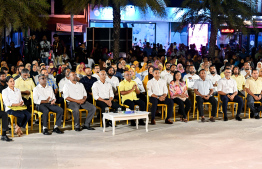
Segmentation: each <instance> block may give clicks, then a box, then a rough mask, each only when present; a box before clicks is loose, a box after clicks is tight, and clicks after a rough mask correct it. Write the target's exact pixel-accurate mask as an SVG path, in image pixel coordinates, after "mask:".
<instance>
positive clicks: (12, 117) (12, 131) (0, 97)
mask: <svg viewBox="0 0 262 169" xmlns="http://www.w3.org/2000/svg"><path fill="white" fill-rule="evenodd" d="M0 102H1V110H2V111H4V102H3V97H2V94H1V93H0ZM8 117H9V118H10V123H11V133H12V137H14V121H15V124H17V117H15V116H13V115H10V114H8ZM1 132H2V125H1ZM26 135H28V123H27V124H26Z"/></svg>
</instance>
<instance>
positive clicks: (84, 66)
mask: <svg viewBox="0 0 262 169" xmlns="http://www.w3.org/2000/svg"><path fill="white" fill-rule="evenodd" d="M80 65H81V66H82V68H83V71H85V69H86V65H85V63H84V62H81V63H80Z"/></svg>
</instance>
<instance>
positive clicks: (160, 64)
mask: <svg viewBox="0 0 262 169" xmlns="http://www.w3.org/2000/svg"><path fill="white" fill-rule="evenodd" d="M158 66H162V70H160V69H159V70H160V71H161V72H162V71H163V70H164V69H163V65H162V63H159V65H158ZM158 66H157V67H158Z"/></svg>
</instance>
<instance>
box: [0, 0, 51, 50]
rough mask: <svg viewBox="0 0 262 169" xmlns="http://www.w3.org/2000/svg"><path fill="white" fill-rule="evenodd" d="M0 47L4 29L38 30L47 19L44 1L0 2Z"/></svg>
mask: <svg viewBox="0 0 262 169" xmlns="http://www.w3.org/2000/svg"><path fill="white" fill-rule="evenodd" d="M0 7H1V9H0V46H1V47H2V38H3V36H4V34H3V32H4V28H5V27H10V26H11V27H12V29H13V30H19V29H28V28H30V29H31V30H40V29H42V28H44V26H45V23H46V21H47V19H48V12H47V10H48V9H49V8H50V5H49V4H48V3H47V1H46V0H0ZM1 54H2V52H1V53H0V55H1Z"/></svg>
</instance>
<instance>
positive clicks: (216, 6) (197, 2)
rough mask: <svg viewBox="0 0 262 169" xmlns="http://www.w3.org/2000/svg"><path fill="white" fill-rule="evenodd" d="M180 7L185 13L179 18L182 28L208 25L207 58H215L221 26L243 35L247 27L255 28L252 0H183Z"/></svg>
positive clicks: (254, 11)
mask: <svg viewBox="0 0 262 169" xmlns="http://www.w3.org/2000/svg"><path fill="white" fill-rule="evenodd" d="M182 7H183V9H184V11H185V13H184V14H183V15H182V17H181V20H182V22H181V24H182V26H187V25H188V24H191V25H192V26H193V25H194V24H199V23H200V24H205V23H209V24H210V26H211V35H210V41H209V56H211V57H213V56H215V45H216V40H217V32H218V30H219V29H221V28H222V27H223V26H225V25H226V26H227V27H229V28H231V29H235V30H237V29H238V30H240V31H241V32H243V33H247V32H248V31H249V28H248V27H249V26H254V27H255V26H256V23H255V20H254V19H253V18H252V16H254V15H255V13H256V9H255V3H254V1H253V0H246V1H245V2H243V1H239V0H185V1H184V2H183V3H182ZM181 10H182V9H181ZM181 10H179V11H178V12H180V11H181ZM250 23H251V25H250ZM252 24H253V25H252Z"/></svg>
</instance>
